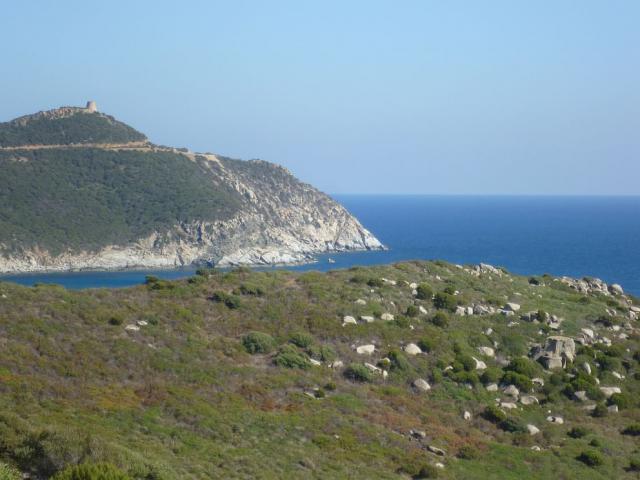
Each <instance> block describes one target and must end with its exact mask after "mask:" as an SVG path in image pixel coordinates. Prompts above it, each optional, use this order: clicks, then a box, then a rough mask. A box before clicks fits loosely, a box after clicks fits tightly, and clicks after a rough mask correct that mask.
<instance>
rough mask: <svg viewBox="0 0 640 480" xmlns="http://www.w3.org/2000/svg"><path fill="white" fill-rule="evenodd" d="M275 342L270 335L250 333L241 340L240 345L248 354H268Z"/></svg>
mask: <svg viewBox="0 0 640 480" xmlns="http://www.w3.org/2000/svg"><path fill="white" fill-rule="evenodd" d="M275 343H276V342H275V340H274V339H273V337H272V336H271V335H268V334H266V333H262V332H250V333H248V334H246V335H245V336H244V338H243V339H242V345H244V348H245V350H246V351H247V352H249V353H250V354H252V355H253V354H255V353H269V352H271V351H272V350H273V348H274V347H275Z"/></svg>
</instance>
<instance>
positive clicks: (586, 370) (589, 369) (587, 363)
mask: <svg viewBox="0 0 640 480" xmlns="http://www.w3.org/2000/svg"><path fill="white" fill-rule="evenodd" d="M582 368H584V371H585V372H587V375H591V365H589V362H584V363H583V364H582Z"/></svg>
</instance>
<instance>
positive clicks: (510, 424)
mask: <svg viewBox="0 0 640 480" xmlns="http://www.w3.org/2000/svg"><path fill="white" fill-rule="evenodd" d="M498 426H499V427H500V428H501V429H502V430H504V431H505V432H509V433H525V432H526V431H527V427H526V426H525V425H524V423H523V422H522V421H520V420H518V419H517V418H513V417H509V418H506V419H504V420H503V421H501V422H500V423H499V425H498Z"/></svg>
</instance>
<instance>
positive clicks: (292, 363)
mask: <svg viewBox="0 0 640 480" xmlns="http://www.w3.org/2000/svg"><path fill="white" fill-rule="evenodd" d="M273 361H274V363H275V364H276V365H277V366H278V367H284V368H299V369H301V370H306V369H308V368H311V362H310V361H309V359H308V358H307V357H306V356H305V355H304V354H302V353H300V352H299V351H298V350H297V349H296V348H295V347H293V346H292V345H285V346H283V347H282V348H281V349H280V351H279V352H278V354H277V355H276V358H275V359H274V360H273Z"/></svg>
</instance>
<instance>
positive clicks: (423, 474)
mask: <svg viewBox="0 0 640 480" xmlns="http://www.w3.org/2000/svg"><path fill="white" fill-rule="evenodd" d="M439 476H440V472H439V471H438V468H437V467H435V466H434V465H429V464H427V465H424V466H423V467H422V468H420V471H419V472H418V473H417V474H416V475H415V476H414V477H413V478H416V479H418V478H419V479H422V478H438V477H439Z"/></svg>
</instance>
